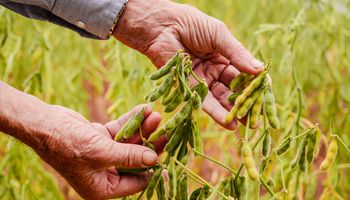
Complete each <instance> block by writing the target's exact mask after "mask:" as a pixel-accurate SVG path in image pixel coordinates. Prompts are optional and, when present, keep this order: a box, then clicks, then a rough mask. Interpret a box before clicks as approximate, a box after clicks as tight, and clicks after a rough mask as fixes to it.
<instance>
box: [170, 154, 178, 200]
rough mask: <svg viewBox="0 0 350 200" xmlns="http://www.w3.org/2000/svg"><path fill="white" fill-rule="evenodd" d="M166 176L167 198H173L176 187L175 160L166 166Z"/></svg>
mask: <svg viewBox="0 0 350 200" xmlns="http://www.w3.org/2000/svg"><path fill="white" fill-rule="evenodd" d="M168 176H169V199H175V197H176V188H177V180H176V178H177V174H176V168H175V162H174V161H173V160H172V161H170V164H169V166H168Z"/></svg>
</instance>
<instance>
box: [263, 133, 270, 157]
mask: <svg viewBox="0 0 350 200" xmlns="http://www.w3.org/2000/svg"><path fill="white" fill-rule="evenodd" d="M270 152H271V133H270V129H269V128H267V129H266V134H265V137H264V140H263V144H262V151H261V153H262V155H263V156H268V155H270Z"/></svg>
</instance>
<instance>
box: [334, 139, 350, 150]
mask: <svg viewBox="0 0 350 200" xmlns="http://www.w3.org/2000/svg"><path fill="white" fill-rule="evenodd" d="M335 137H336V138H337V139H338V140H339V141H340V143H341V144H342V145H343V146H344V148H345V149H346V150H347V151H348V152H349V153H350V149H349V147H347V146H346V144H345V142H344V141H343V140H342V139H341V138H340V137H339V136H338V135H335Z"/></svg>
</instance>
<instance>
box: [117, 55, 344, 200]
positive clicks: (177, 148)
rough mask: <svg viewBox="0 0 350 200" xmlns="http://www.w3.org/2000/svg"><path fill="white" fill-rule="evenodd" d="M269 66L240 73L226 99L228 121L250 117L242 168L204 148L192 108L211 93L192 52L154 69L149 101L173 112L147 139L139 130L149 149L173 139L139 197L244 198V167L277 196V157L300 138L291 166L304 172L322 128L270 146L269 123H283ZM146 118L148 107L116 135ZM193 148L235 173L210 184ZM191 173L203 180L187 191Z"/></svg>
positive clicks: (329, 158) (125, 135) (333, 149)
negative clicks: (257, 155) (255, 135)
mask: <svg viewBox="0 0 350 200" xmlns="http://www.w3.org/2000/svg"><path fill="white" fill-rule="evenodd" d="M270 69H271V65H270V64H267V65H266V67H265V70H264V71H262V72H261V73H259V74H257V75H255V76H254V75H248V74H245V73H241V74H240V75H238V76H237V77H235V78H234V79H233V80H232V81H231V83H230V89H231V90H232V92H233V94H232V95H231V96H230V97H229V98H228V100H229V101H230V102H231V103H232V104H233V108H232V110H231V111H230V112H229V114H228V115H227V116H226V118H225V122H226V123H230V122H231V121H232V120H234V119H243V120H244V121H246V124H245V126H246V129H245V137H244V138H243V139H242V140H241V141H242V142H241V153H242V164H241V166H240V168H239V169H238V171H235V170H233V169H230V168H229V167H227V166H225V165H224V164H222V163H220V162H218V161H216V160H214V159H212V158H210V157H208V156H206V155H205V154H204V153H203V143H202V137H201V134H200V131H199V129H198V127H197V123H196V121H195V119H194V117H193V111H195V110H199V109H200V108H201V104H202V102H203V101H204V98H205V97H206V95H207V93H208V86H207V84H206V83H205V82H204V81H203V80H201V79H199V78H198V77H197V76H196V74H195V73H194V72H193V71H192V62H191V58H190V56H189V55H188V54H186V53H184V52H183V51H182V50H179V51H178V52H177V53H176V55H175V56H174V57H172V58H171V59H170V60H169V61H168V62H167V63H166V65H165V66H163V67H162V68H161V69H159V70H158V71H156V72H154V73H152V74H151V75H150V76H149V78H150V79H151V80H153V81H155V82H156V85H157V87H156V89H154V90H153V91H152V92H151V93H150V94H148V95H147V96H146V100H147V101H149V102H155V101H157V100H161V101H160V103H161V104H162V106H164V107H165V109H164V111H165V112H167V113H174V114H173V117H172V118H170V119H169V120H168V121H167V122H165V123H164V124H163V125H162V126H161V127H160V128H159V129H158V130H157V131H156V132H155V133H153V134H152V135H151V136H150V137H149V138H148V139H145V138H143V136H142V133H141V132H140V133H141V134H140V135H141V138H142V141H143V145H145V146H147V147H149V148H153V145H152V143H153V142H155V141H156V140H157V139H159V138H160V137H161V136H164V135H166V137H167V138H168V140H169V142H168V143H167V145H166V146H165V153H166V158H165V159H164V161H163V162H161V163H160V164H158V165H157V166H155V167H152V170H153V175H152V176H151V179H150V183H149V185H148V187H147V189H146V190H144V191H143V192H142V193H141V194H140V195H139V196H138V199H140V198H141V197H142V196H143V194H144V193H146V197H147V199H151V198H152V197H153V196H154V195H155V194H156V196H157V199H160V200H163V199H164V200H165V199H176V200H177V199H180V200H182V199H184V200H187V199H232V198H234V199H245V198H246V197H247V188H246V186H247V184H246V180H245V176H243V175H242V174H241V172H242V169H243V167H245V168H246V171H247V174H248V176H249V177H250V178H251V179H252V180H254V181H259V182H260V183H261V184H262V186H263V187H265V189H266V191H267V192H269V193H270V194H271V195H272V196H273V197H276V193H275V192H274V191H273V190H272V189H271V186H274V180H273V178H272V177H271V174H272V172H273V170H274V166H275V165H276V160H280V156H282V155H283V154H284V153H285V152H287V151H288V149H289V148H290V147H291V143H292V141H293V140H297V139H298V138H301V137H303V140H302V142H301V145H299V147H298V151H297V154H296V155H295V158H294V159H293V161H291V164H290V165H291V168H292V169H294V168H296V167H297V166H298V167H299V169H300V171H305V170H306V169H307V166H308V165H307V163H309V164H311V163H312V161H313V159H314V157H315V156H316V154H317V153H318V148H317V147H318V143H319V140H320V135H321V132H320V130H319V128H318V127H317V126H315V127H312V128H310V129H308V130H307V131H306V132H304V133H302V134H300V135H298V136H295V137H287V138H285V139H284V140H283V141H282V142H281V144H279V145H276V146H275V147H274V148H273V149H271V140H272V137H271V134H270V127H271V128H274V129H278V128H279V126H280V122H279V119H278V117H277V112H276V106H275V98H274V95H273V93H272V83H271V78H270V76H269V74H268V72H269V70H270ZM190 76H192V77H193V78H194V79H195V80H197V85H195V86H194V87H192V88H191V87H190V84H189V82H190V81H189V78H190ZM260 115H262V116H263V119H264V120H263V122H264V123H263V125H264V131H263V133H262V134H261V136H259V139H258V140H257V141H256V142H255V143H254V144H251V142H250V141H249V139H250V138H249V128H257V127H258V124H259V119H260ZM143 120H144V109H142V110H141V111H140V112H138V113H136V114H135V115H134V116H132V117H131V118H130V119H129V120H128V121H127V122H126V123H125V124H124V125H123V127H122V129H121V131H120V132H119V133H118V135H117V136H116V138H115V140H116V141H118V142H119V141H122V140H123V139H129V138H131V137H132V136H133V134H134V133H135V132H136V131H137V129H139V128H140V126H141V123H142V121H143ZM337 138H338V137H337V136H336V135H332V139H331V142H330V146H329V150H328V152H327V155H326V158H325V160H324V161H323V162H322V164H321V167H320V169H321V170H326V169H327V168H328V167H329V166H330V165H331V164H332V162H333V161H334V158H335V156H336V153H337V148H338V146H337ZM261 141H262V143H263V144H262V149H261V154H262V159H261V162H260V166H259V170H258V167H257V165H256V164H255V161H254V157H253V151H254V149H255V148H256V147H257V145H258V144H259V143H260V142H261ZM190 152H193V153H194V155H196V156H202V157H204V158H206V159H208V160H210V161H213V162H215V163H216V164H219V165H221V166H223V167H225V168H226V169H229V170H230V171H231V172H232V175H231V176H229V177H227V178H225V179H223V180H222V181H221V182H220V183H218V185H217V186H216V187H214V186H211V184H209V183H207V182H206V181H205V180H204V179H202V178H201V177H200V176H198V175H197V174H195V173H194V172H193V171H192V170H191V169H189V168H188V167H187V164H188V161H189V154H190ZM149 170H150V168H147V169H118V171H119V172H120V173H140V172H146V171H149ZM164 171H167V177H168V178H167V181H166V179H165V177H164V174H163V173H162V172H164ZM189 178H191V179H193V180H194V181H196V182H198V183H199V184H201V185H202V187H200V188H198V189H196V190H194V191H193V192H192V193H191V194H190V193H189V184H188V179H189ZM279 194H281V198H282V199H285V197H286V194H287V190H286V189H285V188H283V190H282V191H281V192H280V193H279ZM126 198H128V197H126Z"/></svg>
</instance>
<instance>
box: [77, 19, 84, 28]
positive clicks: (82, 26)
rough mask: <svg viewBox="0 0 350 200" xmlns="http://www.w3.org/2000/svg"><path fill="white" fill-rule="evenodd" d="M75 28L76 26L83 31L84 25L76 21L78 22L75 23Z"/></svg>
mask: <svg viewBox="0 0 350 200" xmlns="http://www.w3.org/2000/svg"><path fill="white" fill-rule="evenodd" d="M77 26H78V27H79V28H81V29H84V28H85V24H84V23H83V22H81V21H78V22H77Z"/></svg>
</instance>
